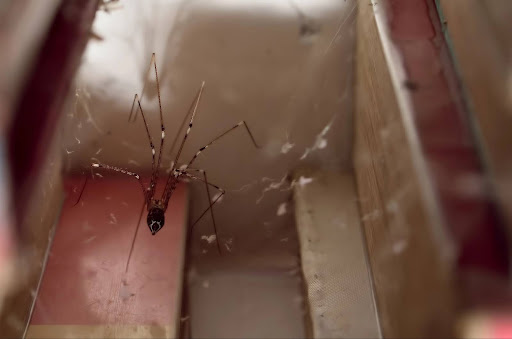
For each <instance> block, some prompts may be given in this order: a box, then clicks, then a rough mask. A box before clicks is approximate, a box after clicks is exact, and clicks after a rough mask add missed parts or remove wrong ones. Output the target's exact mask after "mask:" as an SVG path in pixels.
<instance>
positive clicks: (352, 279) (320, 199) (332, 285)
mask: <svg viewBox="0 0 512 339" xmlns="http://www.w3.org/2000/svg"><path fill="white" fill-rule="evenodd" d="M294 177H295V180H296V181H297V182H299V181H300V178H301V177H305V178H312V182H310V183H308V184H303V185H301V184H299V185H295V187H294V191H293V193H294V194H293V196H294V202H295V219H296V225H297V232H298V234H299V241H300V253H301V263H302V272H303V274H304V280H305V285H306V289H307V292H306V296H307V298H308V304H309V314H310V317H311V323H312V330H313V332H312V333H313V335H312V336H311V337H314V338H380V337H381V333H380V328H379V322H378V317H377V311H376V309H375V300H374V296H373V286H372V282H371V279H370V277H369V274H368V272H369V269H370V268H369V267H368V263H367V260H366V245H365V244H364V237H363V236H362V229H361V219H360V216H359V209H358V204H357V193H356V189H355V178H354V176H353V175H352V174H349V173H339V172H329V171H313V170H310V171H300V172H296V173H295V175H294Z"/></svg>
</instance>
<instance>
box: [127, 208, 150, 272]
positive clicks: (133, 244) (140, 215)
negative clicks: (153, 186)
mask: <svg viewBox="0 0 512 339" xmlns="http://www.w3.org/2000/svg"><path fill="white" fill-rule="evenodd" d="M144 207H146V200H144V203H143V204H142V209H141V210H140V214H139V219H138V220H139V221H138V222H137V227H136V228H135V233H134V234H133V239H132V245H131V247H130V253H129V254H128V260H127V261H126V268H125V271H124V272H125V273H127V272H128V266H129V265H130V260H131V258H132V253H133V249H134V247H135V239H137V234H138V233H139V228H140V221H141V220H142V214H143V213H144Z"/></svg>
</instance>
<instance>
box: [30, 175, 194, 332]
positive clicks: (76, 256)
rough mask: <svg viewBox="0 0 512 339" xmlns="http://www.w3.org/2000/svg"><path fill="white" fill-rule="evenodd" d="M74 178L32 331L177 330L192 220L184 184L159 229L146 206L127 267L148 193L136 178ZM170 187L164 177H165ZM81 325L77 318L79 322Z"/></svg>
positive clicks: (48, 265) (40, 294) (38, 297)
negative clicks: (154, 228) (151, 225)
mask: <svg viewBox="0 0 512 339" xmlns="http://www.w3.org/2000/svg"><path fill="white" fill-rule="evenodd" d="M83 183H84V180H83V178H81V179H74V180H72V181H71V190H72V192H74V194H71V195H70V196H69V197H68V199H67V200H66V203H65V206H64V209H63V213H62V216H61V219H60V221H59V225H58V227H57V231H56V233H55V238H54V241H53V245H52V248H51V251H50V258H49V261H48V264H47V267H46V270H45V273H44V276H43V279H42V283H41V287H40V291H39V294H38V296H37V300H36V304H35V307H34V313H33V316H32V319H31V322H30V328H29V330H28V334H27V337H28V338H38V337H40V336H42V337H48V336H49V337H53V338H68V337H70V336H71V337H73V336H75V337H80V336H81V335H82V334H83V333H84V330H85V331H86V330H91V332H90V333H91V334H89V335H88V337H91V335H96V337H98V338H104V337H108V338H119V337H123V338H124V337H126V335H127V334H126V333H128V332H130V329H131V330H132V333H131V334H130V336H139V337H146V338H154V337H161V336H162V335H164V336H165V337H167V338H169V337H176V336H177V333H178V331H179V322H180V321H179V319H180V314H181V288H182V279H183V275H182V273H183V265H184V256H185V245H186V244H185V237H186V229H187V227H186V225H187V222H188V220H187V213H186V212H187V205H188V204H187V190H186V187H185V186H179V188H178V189H177V191H175V193H174V195H173V197H172V199H171V202H170V205H169V208H168V210H167V212H166V222H165V226H164V228H163V229H162V230H161V231H160V232H158V234H157V235H155V236H152V235H151V233H150V232H149V230H148V229H147V224H146V216H147V211H146V210H144V213H143V215H142V219H141V220H140V226H139V231H138V233H137V238H136V240H135V245H134V250H133V254H132V257H131V260H130V265H129V266H128V270H127V271H126V266H127V262H128V255H129V252H130V248H131V244H132V239H133V235H134V232H135V231H136V228H137V220H138V218H139V215H140V213H141V208H142V202H143V198H142V194H141V192H140V189H139V187H138V185H137V182H136V181H134V180H133V179H132V178H127V179H125V178H115V177H114V178H108V179H96V180H89V181H88V183H87V186H86V187H85V190H84V193H83V195H82V198H81V199H80V202H79V203H78V204H77V205H75V202H76V201H77V196H78V194H79V193H80V191H81V188H82V186H83ZM159 186H160V187H163V182H162V183H161V184H160V185H159ZM75 326H77V327H76V328H75Z"/></svg>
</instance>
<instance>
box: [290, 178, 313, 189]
mask: <svg viewBox="0 0 512 339" xmlns="http://www.w3.org/2000/svg"><path fill="white" fill-rule="evenodd" d="M313 180H314V179H313V178H308V177H305V176H302V175H301V176H300V177H299V180H294V181H293V182H292V187H295V185H299V186H300V187H301V188H302V187H304V186H306V185H307V184H310V183H312V182H313Z"/></svg>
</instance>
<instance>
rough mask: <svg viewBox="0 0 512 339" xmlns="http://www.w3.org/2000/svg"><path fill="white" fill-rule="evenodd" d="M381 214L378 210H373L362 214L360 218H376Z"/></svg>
mask: <svg viewBox="0 0 512 339" xmlns="http://www.w3.org/2000/svg"><path fill="white" fill-rule="evenodd" d="M381 215H382V212H381V211H380V210H373V211H372V212H370V213H368V214H366V215H365V216H363V218H362V220H365V221H366V220H377V219H378V218H379V217H380V216H381Z"/></svg>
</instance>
